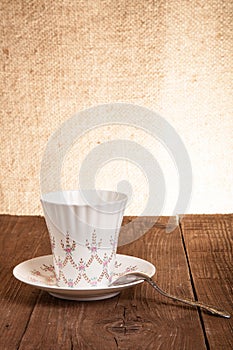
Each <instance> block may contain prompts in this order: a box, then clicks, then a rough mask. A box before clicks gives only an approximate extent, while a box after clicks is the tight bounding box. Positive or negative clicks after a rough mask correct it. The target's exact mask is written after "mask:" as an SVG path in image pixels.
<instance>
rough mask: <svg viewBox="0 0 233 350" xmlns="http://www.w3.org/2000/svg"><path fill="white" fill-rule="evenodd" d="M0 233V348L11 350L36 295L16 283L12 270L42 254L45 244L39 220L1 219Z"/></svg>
mask: <svg viewBox="0 0 233 350" xmlns="http://www.w3.org/2000/svg"><path fill="white" fill-rule="evenodd" d="M0 230H1V235H0V251H1V255H0V261H1V263H0V280H1V288H0V310H1V317H0V329H1V341H0V344H1V345H0V348H1V349H6V350H8V349H9V350H12V349H17V348H18V346H19V344H20V342H21V338H22V336H23V334H24V332H25V330H26V328H27V324H28V321H29V319H30V316H31V312H32V310H33V309H34V305H35V303H36V300H37V297H38V295H39V293H40V291H39V290H36V289H33V288H31V287H29V286H27V285H24V284H23V283H20V282H19V281H17V280H16V279H15V278H14V277H13V275H12V270H13V268H14V266H16V265H17V264H18V263H20V262H22V261H24V260H27V259H30V258H33V257H34V256H38V255H42V254H46V247H47V246H48V240H47V233H46V230H45V225H44V219H43V218H39V217H17V216H9V215H2V216H0ZM47 252H48V250H47Z"/></svg>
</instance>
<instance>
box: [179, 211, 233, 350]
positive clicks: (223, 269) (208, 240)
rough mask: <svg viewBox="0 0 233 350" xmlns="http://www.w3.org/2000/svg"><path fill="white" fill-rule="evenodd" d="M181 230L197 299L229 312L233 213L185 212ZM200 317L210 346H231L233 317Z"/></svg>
mask: <svg viewBox="0 0 233 350" xmlns="http://www.w3.org/2000/svg"><path fill="white" fill-rule="evenodd" d="M181 229H182V233H183V236H184V241H185V246H186V250H187V255H188V260H189V264H190V268H191V271H192V277H193V281H194V286H195V291H196V294H197V297H198V299H200V300H202V301H205V302H207V303H209V304H212V305H216V306H218V307H219V308H224V309H226V310H228V312H230V313H231V315H233V293H232V286H233V261H232V251H233V215H232V214H228V215H187V216H185V217H184V218H183V220H182V222H181ZM202 317H203V322H204V328H205V332H206V336H207V340H208V343H209V347H210V349H224V350H225V349H232V348H233V319H232V318H231V319H229V320H225V319H221V318H216V317H212V316H210V315H208V314H206V313H203V314H202Z"/></svg>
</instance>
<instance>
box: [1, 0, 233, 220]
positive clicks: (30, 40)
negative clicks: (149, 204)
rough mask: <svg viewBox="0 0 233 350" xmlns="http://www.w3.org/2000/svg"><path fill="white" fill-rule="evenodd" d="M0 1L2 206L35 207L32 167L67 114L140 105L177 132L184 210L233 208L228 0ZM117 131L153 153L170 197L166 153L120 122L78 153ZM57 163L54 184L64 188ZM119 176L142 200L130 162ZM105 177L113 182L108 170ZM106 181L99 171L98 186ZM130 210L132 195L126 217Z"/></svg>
mask: <svg viewBox="0 0 233 350" xmlns="http://www.w3.org/2000/svg"><path fill="white" fill-rule="evenodd" d="M0 6H1V12H0V28H1V31H0V38H1V52H0V54H1V79H0V91H1V100H0V102H1V111H0V113H1V131H0V132H1V201H0V212H1V213H12V214H15V213H16V214H39V213H41V208H40V203H39V195H40V179H39V172H40V163H41V159H42V155H43V151H44V149H45V145H46V142H47V140H48V138H49V136H50V135H51V134H52V133H53V132H54V131H55V130H56V129H57V127H58V126H60V125H61V123H62V122H63V121H64V120H66V119H68V118H69V117H71V116H72V115H73V114H74V113H76V112H77V111H80V110H82V109H84V108H86V107H90V106H93V105H96V104H100V103H107V102H114V101H127V102H131V103H136V104H139V105H142V106H146V107H149V108H151V109H153V110H155V111H157V112H158V113H159V114H160V115H162V116H163V117H165V118H166V119H167V120H168V121H169V122H170V123H171V124H172V125H173V126H174V127H175V128H176V130H177V132H178V133H179V135H180V136H181V137H182V139H183V141H184V143H185V145H186V147H187V149H188V152H189V154H190V158H191V161H192V166H193V172H194V190H193V197H192V202H191V205H190V209H189V211H190V212H228V211H232V195H233V193H232V159H233V151H232V150H233V137H232V136H233V132H232V127H233V121H232V107H233V101H232V95H231V94H232V87H233V86H232V78H233V74H232V72H233V71H232V68H233V67H232V62H233V61H232V44H233V40H232V22H233V16H232V14H233V2H232V1H229V0H199V1H195V0H194V1H189V0H183V1H182V0H170V1H165V0H162V1H152V0H148V1H147V0H138V1H136V0H128V1H125V0H115V1H114V0H113V1H110V0H103V1H100V0H98V1H97V0H91V1H85V0H82V1H75V0H56V1H46V0H44V1H43V0H37V1H34V0H30V1H29V0H27V1H26V0H21V1H20V0H13V1H10V0H1V5H0ZM117 137H128V138H129V139H134V140H135V141H137V142H141V143H142V144H143V145H144V146H145V147H148V148H150V149H151V151H152V152H153V153H154V154H155V156H157V155H158V154H160V155H161V159H160V161H161V163H163V166H164V169H165V173H166V176H167V180H166V181H167V184H168V188H170V191H171V192H169V191H168V197H169V200H170V198H171V199H172V198H173V197H174V198H175V195H176V194H177V191H178V189H177V188H176V186H174V183H173V177H174V175H173V172H172V170H171V169H170V170H169V167H168V168H166V166H168V165H167V164H168V163H169V157H168V158H166V156H165V155H164V157H163V156H162V153H163V152H162V151H161V152H160V151H159V149H158V145H156V143H155V142H154V140H153V139H151V138H150V137H149V136H148V135H143V134H140V132H138V130H131V129H130V127H129V128H128V129H127V128H126V129H125V130H124V131H122V128H120V129H119V128H116V127H109V128H104V129H103V130H98V132H96V133H95V134H91V135H89V136H87V138H86V139H85V138H84V139H83V140H80V144H79V145H78V153H77V154H78V157H79V158H78V160H77V158H76V161H77V162H79V163H80V162H81V160H82V157H83V156H84V154H85V152H88V150H90V149H91V147H93V146H95V145H96V144H97V143H98V142H102V140H109V139H111V138H117ZM74 154H75V153H74ZM77 154H76V156H77ZM68 158H69V157H68ZM68 158H67V159H68ZM68 163H69V162H68ZM71 163H72V160H71ZM67 169H71V171H67V170H64V183H65V184H67V186H68V184H70V185H71V184H72V185H73V182H72V181H73V178H72V176H74V175H73V174H72V167H69V165H67ZM127 169H128V170H127ZM76 170H77V169H76ZM173 170H174V169H173ZM132 171H133V172H134V174H133V176H132ZM122 172H123V175H125V176H129V177H130V179H131V180H132V181H135V178H136V177H137V176H138V178H137V180H136V181H135V184H134V185H135V189H136V190H137V191H138V194H139V195H140V196H141V197H140V198H141V202H142V201H143V198H144V197H145V198H146V183H144V182H145V181H144V180H143V178H141V175H140V174H138V173H137V169H135V168H132V169H130V168H126V170H122ZM104 174H105V175H106V174H107V175H108V174H110V175H111V176H110V178H111V181H112V178H114V180H116V181H117V180H118V176H119V174H116V176H115V177H114V176H113V175H112V170H111V169H105V171H104ZM110 178H109V177H108V176H107V177H106V176H103V174H102V177H100V178H99V179H97V182H98V184H99V185H100V186H101V184H102V183H101V181H103V184H105V185H106V181H108V179H109V181H110ZM101 179H102V180H101ZM143 181H144V182H143ZM113 182H114V181H113ZM139 184H141V185H139ZM110 185H111V184H110ZM169 186H170V187H169ZM170 209H172V206H171V207H170ZM170 209H167V213H168V214H169V211H170ZM140 210H141V208H140V207H137V203H136V202H135V205H132V206H131V209H130V211H129V212H128V214H129V213H131V214H139V212H140Z"/></svg>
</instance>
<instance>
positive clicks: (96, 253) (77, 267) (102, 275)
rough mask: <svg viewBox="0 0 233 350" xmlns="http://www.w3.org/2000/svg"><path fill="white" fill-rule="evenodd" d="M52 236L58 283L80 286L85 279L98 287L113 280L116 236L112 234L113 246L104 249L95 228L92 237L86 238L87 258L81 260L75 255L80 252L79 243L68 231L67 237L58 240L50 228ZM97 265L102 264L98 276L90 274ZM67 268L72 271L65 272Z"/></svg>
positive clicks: (110, 240) (90, 284)
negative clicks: (103, 282)
mask: <svg viewBox="0 0 233 350" xmlns="http://www.w3.org/2000/svg"><path fill="white" fill-rule="evenodd" d="M50 238H51V242H52V243H51V248H52V252H53V261H54V265H55V272H56V278H57V284H58V285H63V286H65V287H69V288H74V287H76V286H78V285H79V284H80V283H81V281H85V283H86V284H87V285H88V286H91V287H96V286H98V285H99V284H100V283H101V282H102V281H103V280H105V281H107V284H109V283H110V282H111V281H112V277H113V272H109V271H110V270H112V269H111V268H110V267H111V264H113V263H114V259H115V254H116V253H115V251H116V246H117V239H116V237H112V236H110V238H109V246H110V247H111V248H108V249H107V250H104V249H103V247H102V240H101V239H100V240H98V239H97V234H96V231H95V230H94V231H93V233H92V234H91V238H90V239H89V240H88V239H86V242H85V248H86V251H87V253H86V254H85V257H86V259H85V258H84V257H81V258H79V260H77V256H74V255H75V253H76V252H78V249H79V244H78V243H77V242H76V241H74V240H73V239H72V238H71V237H70V234H69V232H68V231H67V232H66V235H65V239H61V240H60V241H59V242H57V241H56V239H55V237H53V236H52V232H51V230H50ZM97 265H98V266H101V270H99V271H100V272H99V274H98V276H94V277H93V276H90V275H89V272H90V271H91V269H95V268H96V266H97ZM65 268H67V269H69V270H71V271H72V273H65V272H64V269H65ZM71 275H72V278H71Z"/></svg>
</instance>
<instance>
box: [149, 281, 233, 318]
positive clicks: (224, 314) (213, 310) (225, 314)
mask: <svg viewBox="0 0 233 350" xmlns="http://www.w3.org/2000/svg"><path fill="white" fill-rule="evenodd" d="M145 280H146V281H147V282H148V283H149V284H150V285H151V286H152V287H153V288H155V289H156V290H157V291H158V292H159V293H160V294H162V295H163V296H165V297H168V298H170V299H173V300H177V301H180V302H182V303H185V304H188V305H192V306H198V307H200V308H202V309H205V310H207V311H209V312H210V313H212V314H214V315H218V316H221V317H225V318H230V317H231V315H230V314H229V313H228V312H227V311H224V310H218V309H216V308H215V307H213V306H210V305H206V304H203V303H200V302H199V301H194V300H190V299H181V298H179V297H176V296H174V295H171V294H169V293H167V292H164V291H163V290H162V289H161V288H160V287H159V286H158V285H157V284H156V283H155V282H154V281H153V280H152V278H150V277H148V278H146V279H145Z"/></svg>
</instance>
